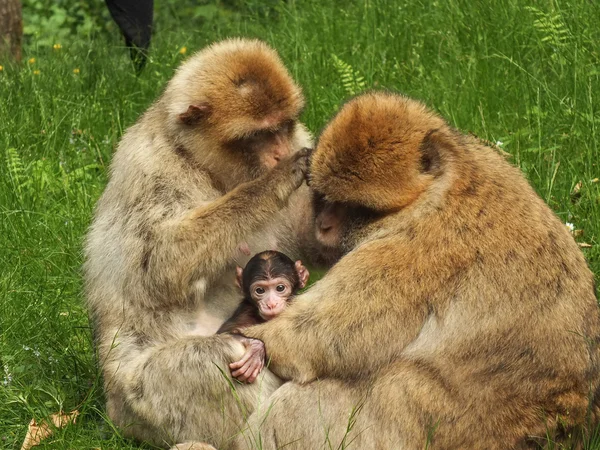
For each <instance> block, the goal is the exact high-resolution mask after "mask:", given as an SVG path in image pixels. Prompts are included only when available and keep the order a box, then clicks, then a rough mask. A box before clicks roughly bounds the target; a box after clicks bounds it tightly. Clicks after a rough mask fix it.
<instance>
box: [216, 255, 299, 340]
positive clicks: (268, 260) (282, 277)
mask: <svg viewBox="0 0 600 450" xmlns="http://www.w3.org/2000/svg"><path fill="white" fill-rule="evenodd" d="M236 276H237V279H236V282H237V285H238V287H239V288H240V289H241V291H242V294H243V296H244V297H243V300H242V302H241V303H240V306H238V309H236V310H235V312H234V313H233V316H231V317H230V318H229V319H228V320H227V321H226V322H225V323H224V324H223V325H221V328H219V331H217V333H238V334H240V333H243V330H244V328H246V327H249V326H251V325H258V324H259V323H264V322H266V321H268V320H271V319H274V318H275V317H277V316H278V315H279V314H281V313H282V312H283V311H284V310H285V308H286V307H287V305H288V303H290V302H291V301H292V300H293V298H294V295H296V293H297V292H298V290H300V289H302V288H303V287H304V286H306V283H307V282H308V277H309V276H310V275H309V272H308V269H306V267H304V265H303V264H302V261H300V260H298V261H296V262H294V261H292V260H291V259H290V258H289V257H287V256H286V255H284V254H283V253H281V252H277V251H273V250H267V251H264V252H261V253H257V254H256V255H254V256H253V257H252V258H251V259H250V261H248V263H247V264H246V267H245V268H244V269H242V268H241V267H239V266H238V267H237V268H236Z"/></svg>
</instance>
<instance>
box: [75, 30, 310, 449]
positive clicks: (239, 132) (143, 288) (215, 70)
mask: <svg viewBox="0 0 600 450" xmlns="http://www.w3.org/2000/svg"><path fill="white" fill-rule="evenodd" d="M302 105H303V99H302V96H301V93H300V89H299V88H298V86H297V85H296V84H295V83H294V82H293V80H292V79H291V77H290V76H289V74H288V73H287V71H286V70H285V68H284V67H283V65H282V63H281V61H280V60H279V58H278V56H277V54H276V53H275V51H273V50H272V49H271V48H269V47H268V46H267V45H266V44H264V43H262V42H259V41H250V40H240V39H232V40H228V41H224V42H220V43H217V44H214V45H212V46H210V47H208V48H206V49H205V50H202V51H201V52H199V53H198V54H196V55H194V56H193V57H191V58H190V59H189V60H188V61H186V62H185V63H184V64H183V65H182V66H181V67H180V68H179V69H178V71H177V73H176V74H175V76H174V77H173V79H172V80H171V81H170V82H169V84H168V86H167V88H166V90H165V92H164V94H163V95H162V96H161V97H160V98H159V99H158V100H157V102H156V103H155V104H154V105H152V106H151V107H150V108H149V109H148V111H146V113H145V114H144V115H143V116H142V117H141V118H140V120H139V121H138V122H137V123H136V124H135V125H133V126H132V127H131V128H129V129H128V130H127V132H126V133H125V135H124V136H123V138H122V140H121V142H120V144H119V148H118V149H117V152H116V154H115V155H114V159H113V162H112V165H111V174H110V181H109V183H108V185H107V187H106V190H105V192H104V194H103V195H102V198H101V199H100V200H99V202H98V205H97V208H96V212H95V217H94V221H93V224H92V226H91V229H90V231H89V234H88V237H87V244H86V251H85V252H86V263H85V278H86V294H87V304H88V307H89V311H90V315H91V317H92V320H93V323H94V328H95V335H96V342H97V348H98V357H99V363H100V366H101V368H102V372H103V375H104V383H105V391H106V398H107V411H108V415H109V417H110V418H111V419H112V420H113V422H114V423H115V424H116V425H117V426H119V427H121V428H122V429H123V432H124V434H125V435H126V436H132V437H136V438H138V439H145V440H148V441H151V442H153V443H155V444H157V445H172V444H173V443H176V442H183V441H186V440H205V441H208V442H210V443H211V444H213V445H215V446H223V445H226V443H227V442H228V439H229V438H230V437H231V436H232V435H233V434H234V433H235V432H236V431H237V430H238V427H239V424H240V422H241V420H242V416H243V415H244V414H247V413H248V411H252V409H253V408H254V407H255V405H256V404H257V401H258V399H259V397H261V396H266V395H268V394H269V393H270V392H272V391H273V390H274V389H275V388H276V387H277V386H279V384H280V383H279V380H277V378H276V377H274V376H273V375H272V374H271V373H269V371H264V372H263V377H262V379H261V380H260V382H257V383H255V384H254V385H238V386H237V398H238V400H236V396H234V395H232V393H231V392H230V387H229V384H228V381H227V380H226V376H228V374H229V369H228V367H227V364H228V363H231V362H234V361H237V360H239V359H240V357H241V356H242V355H243V353H244V347H243V345H242V344H241V343H240V342H239V341H238V340H235V339H234V338H232V337H230V336H226V335H219V336H216V335H214V333H215V332H216V331H217V329H218V328H219V326H220V325H221V324H222V323H223V322H224V321H225V320H226V319H227V318H228V317H229V316H231V314H232V312H233V311H234V310H235V309H236V307H237V306H238V303H239V294H238V290H237V288H236V287H235V283H234V273H235V267H236V265H237V264H243V262H242V260H243V259H244V258H246V257H245V255H244V254H243V253H242V252H240V251H238V246H239V245H240V243H242V242H247V243H248V245H249V247H250V248H251V249H252V250H253V251H254V252H258V251H261V250H266V249H271V248H277V247H279V248H281V249H282V250H283V251H285V252H286V253H288V254H290V255H295V256H296V257H297V256H301V255H300V254H299V253H300V252H301V250H302V248H301V247H302V245H301V244H302V242H304V241H306V242H308V236H309V235H308V234H307V232H308V231H309V230H308V227H307V224H309V217H308V216H307V214H309V213H310V212H308V213H307V212H306V210H307V208H308V205H309V197H308V191H307V189H306V188H300V189H298V187H299V186H300V184H301V183H302V181H303V178H304V172H305V170H306V166H307V153H306V152H298V150H299V149H300V148H302V147H305V146H310V136H309V135H308V133H307V131H306V130H305V128H304V127H303V126H302V124H300V123H298V122H296V119H297V117H298V114H299V112H300V109H301V107H302ZM271 131H281V133H280V134H278V135H277V136H278V137H277V139H280V140H282V142H284V144H285V145H284V146H283V147H282V148H283V149H284V150H285V149H288V150H289V151H290V152H291V153H293V155H292V156H291V157H290V158H288V159H287V160H285V161H283V162H281V163H280V164H279V165H278V166H277V167H276V168H274V169H272V170H270V171H267V170H266V169H265V168H264V167H263V166H262V165H261V164H259V161H260V158H259V157H258V156H257V155H260V154H261V153H260V152H261V151H263V150H262V149H261V145H260V140H259V141H257V140H256V138H255V137H253V136H246V135H248V134H249V133H252V132H258V133H264V135H265V136H271V135H270V134H269V133H270V132H271ZM260 136H262V135H260ZM273 136H274V135H273ZM245 138H248V140H247V141H245V140H244V139H245ZM232 140H233V141H235V145H233V147H232V142H233V141H232ZM274 142H275V141H274ZM277 142H279V141H277ZM253 146H254V147H253ZM251 150H252V151H251ZM277 157H279V156H277ZM272 160H273V161H275V159H272ZM296 189H298V191H297V192H294V191H296ZM308 226H310V225H308ZM221 369H222V370H223V372H221Z"/></svg>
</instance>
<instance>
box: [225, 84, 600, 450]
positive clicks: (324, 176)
mask: <svg viewBox="0 0 600 450" xmlns="http://www.w3.org/2000/svg"><path fill="white" fill-rule="evenodd" d="M310 186H311V188H312V189H313V190H314V192H315V200H316V201H315V207H316V225H317V230H316V233H317V237H318V239H319V240H320V241H321V243H322V244H323V246H324V247H325V248H326V252H327V254H328V255H329V256H330V257H331V258H332V259H335V258H341V259H339V261H338V262H337V263H336V264H335V266H334V267H333V268H332V269H331V270H330V271H329V272H328V273H327V274H326V275H325V277H324V278H323V279H321V280H320V281H318V282H317V283H316V284H314V285H313V286H312V287H311V289H309V290H308V291H307V292H306V293H304V294H301V295H299V296H297V297H296V299H295V301H294V303H293V305H291V306H290V307H289V308H287V309H286V310H285V311H284V312H283V313H282V314H281V316H280V317H279V318H278V319H277V320H274V321H270V322H267V323H265V324H262V325H257V326H254V327H250V328H247V329H246V330H245V331H244V334H245V335H247V336H249V337H253V338H256V339H261V340H263V341H264V343H265V345H266V349H267V354H268V356H269V357H270V358H271V365H270V369H271V370H272V371H273V372H274V373H276V374H277V375H279V376H280V377H282V378H283V379H286V380H291V382H290V383H286V384H285V385H284V386H282V387H281V388H280V389H279V390H277V391H276V392H275V393H274V394H273V395H272V396H271V399H270V400H271V402H270V404H271V405H272V407H271V408H270V409H269V411H268V413H266V414H265V413H257V412H255V413H254V415H253V416H252V417H251V420H250V423H251V426H252V427H256V428H258V430H256V429H255V430H254V431H260V433H261V434H260V442H261V448H263V449H274V448H282V447H285V448H286V449H317V448H322V447H323V446H327V448H340V447H344V446H347V445H349V444H350V443H351V445H352V448H360V449H411V450H412V449H418V448H431V449H445V450H447V449H488V450H489V449H523V448H529V447H530V446H532V445H533V444H534V441H536V440H538V439H541V440H542V441H543V440H544V439H545V438H546V437H550V438H551V439H556V440H557V441H560V440H561V439H562V438H564V437H565V436H567V435H569V434H570V433H575V431H574V430H577V429H578V427H581V426H585V424H587V423H588V420H589V424H591V425H594V424H596V423H597V412H598V394H599V383H600V373H599V372H600V359H599V348H598V344H599V342H600V323H599V315H598V305H597V303H596V297H595V293H594V282H593V275H592V273H591V272H590V270H589V269H588V267H587V265H586V262H585V259H584V257H583V255H582V253H581V251H580V250H579V248H578V247H577V245H576V243H575V242H574V241H573V238H572V237H571V236H570V234H569V232H568V231H567V230H566V228H565V226H564V225H563V224H562V223H561V221H560V220H559V219H558V218H557V217H556V216H555V215H554V214H553V212H552V211H551V210H550V208H548V206H547V205H546V204H545V203H544V202H543V201H542V200H541V199H540V198H539V197H538V196H537V195H536V194H535V192H534V191H533V189H532V188H531V187H530V186H529V184H528V183H527V181H526V180H525V178H524V177H523V175H522V174H521V172H520V171H519V170H518V169H517V168H515V167H512V166H511V165H510V164H509V163H508V162H507V161H505V159H504V158H503V157H502V156H500V155H498V154H497V153H496V152H495V151H494V150H492V149H490V148H488V147H486V146H484V145H482V144H481V143H479V142H477V141H476V140H475V139H473V138H471V137H468V136H464V135H462V134H460V133H459V132H457V131H456V130H454V129H452V128H451V127H450V126H449V125H448V124H447V123H446V122H445V121H444V120H443V119H442V118H440V117H439V116H437V115H435V114H434V113H432V112H431V111H429V110H427V109H426V108H425V107H424V106H423V105H421V104H420V103H418V102H416V101H413V100H410V99H407V98H405V97H402V96H398V95H393V94H386V93H370V94H366V95H363V96H360V97H357V98H355V99H354V100H352V101H350V102H349V103H347V104H346V105H345V106H344V107H343V108H341V110H340V112H339V113H338V114H337V116H336V117H335V118H334V119H333V120H332V121H331V122H330V124H329V125H328V126H327V128H326V129H325V131H324V132H323V134H322V136H321V137H320V139H319V143H318V146H317V148H316V151H315V153H314V155H313V157H312V163H311V184H310ZM256 436H258V434H256V433H255V434H250V433H248V434H246V436H245V439H244V438H240V439H239V441H238V442H237V446H238V447H240V448H246V444H247V442H248V441H251V442H254V439H255V438H256Z"/></svg>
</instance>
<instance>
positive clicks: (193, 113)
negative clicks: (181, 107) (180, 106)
mask: <svg viewBox="0 0 600 450" xmlns="http://www.w3.org/2000/svg"><path fill="white" fill-rule="evenodd" d="M210 112H211V107H210V105H209V104H208V103H199V104H197V105H190V106H188V109H187V111H186V112H184V113H181V114H179V120H180V121H181V122H183V123H184V124H186V125H196V124H198V123H200V121H201V120H203V119H204V118H206V117H208V116H209V115H210Z"/></svg>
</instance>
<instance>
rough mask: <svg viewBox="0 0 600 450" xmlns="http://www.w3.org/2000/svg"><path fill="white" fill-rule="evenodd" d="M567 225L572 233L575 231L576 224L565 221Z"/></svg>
mask: <svg viewBox="0 0 600 450" xmlns="http://www.w3.org/2000/svg"><path fill="white" fill-rule="evenodd" d="M565 226H566V227H567V228H568V229H569V231H570V232H571V233H572V232H573V231H575V225H573V224H572V223H571V222H565Z"/></svg>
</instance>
